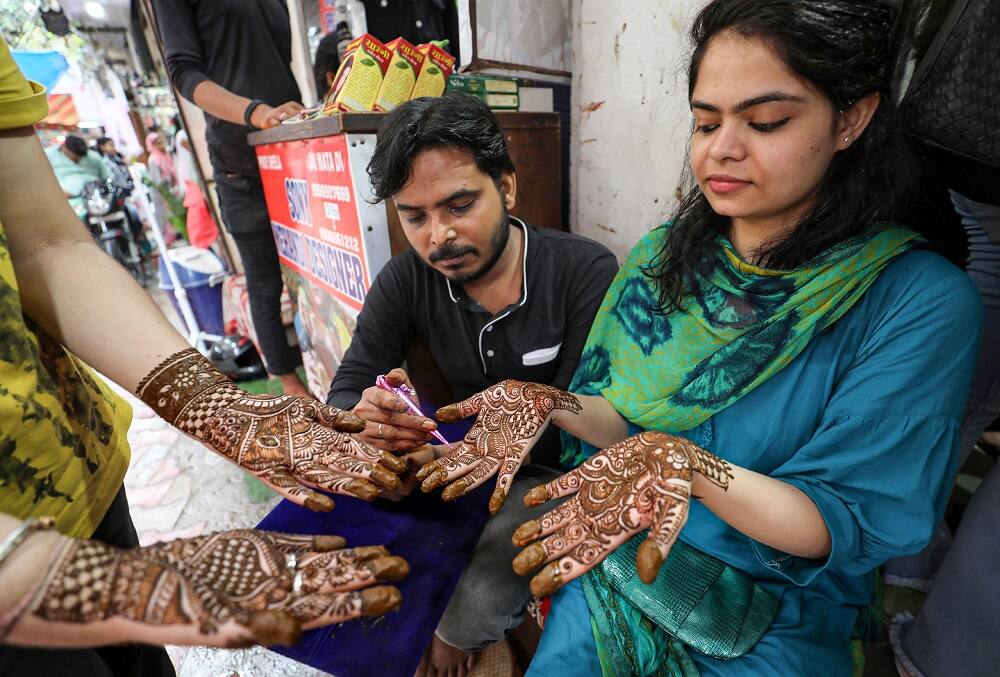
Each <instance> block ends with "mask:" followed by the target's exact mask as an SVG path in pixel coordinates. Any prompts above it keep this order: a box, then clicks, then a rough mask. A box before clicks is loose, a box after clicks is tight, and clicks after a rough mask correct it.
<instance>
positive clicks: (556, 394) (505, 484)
mask: <svg viewBox="0 0 1000 677" xmlns="http://www.w3.org/2000/svg"><path fill="white" fill-rule="evenodd" d="M581 408H582V407H581V405H580V400H578V399H577V398H576V397H575V396H574V395H572V394H570V393H567V392H565V391H562V390H559V389H557V388H553V387H552V386H546V385H541V384H538V383H526V382H524V381H513V380H509V379H508V380H506V381H501V382H500V383H498V384H496V385H495V386H492V387H490V388H487V389H486V390H484V391H482V392H480V393H477V394H476V395H473V396H472V397H470V398H469V399H467V400H464V401H462V402H458V403H456V404H449V405H448V406H447V407H442V408H441V409H439V410H438V413H437V418H438V420H439V421H442V422H444V423H452V422H454V421H457V420H459V419H462V418H466V417H468V416H472V415H473V414H476V415H477V416H476V422H475V423H474V424H473V425H472V428H471V429H470V430H469V433H468V434H467V435H466V436H465V439H464V440H462V443H461V444H460V445H458V446H457V447H456V448H455V450H454V451H453V452H452V453H451V454H449V455H448V456H445V457H444V458H439V459H437V460H436V461H431V462H430V463H428V464H426V465H425V466H424V467H423V468H421V469H420V472H419V473H417V477H418V478H419V479H421V480H423V485H422V486H421V489H422V490H423V491H433V490H434V489H436V488H437V487H439V486H441V485H442V484H444V483H445V482H451V484H450V485H449V486H448V487H447V488H446V489H445V490H444V492H443V493H442V498H444V500H446V501H452V500H454V499H456V498H458V497H459V496H464V495H465V494H467V493H468V492H470V491H472V490H473V489H475V488H476V487H478V486H479V485H480V484H482V483H483V482H485V481H486V480H487V479H489V478H490V477H492V476H493V475H494V474H497V472H499V475H498V476H497V484H496V489H495V490H494V491H493V496H492V497H491V498H490V506H489V507H490V512H491V513H493V514H496V513H497V512H498V511H499V510H500V508H502V507H503V504H504V501H505V500H506V499H507V492H509V491H510V485H511V482H512V481H513V479H514V475H515V474H517V471H518V469H519V468H520V467H521V463H522V462H524V458H525V456H527V455H528V452H529V451H531V448H532V447H533V446H534V445H535V442H537V441H538V438H539V437H540V436H541V434H542V433H543V432H544V431H545V428H546V427H547V426H548V424H549V421H550V420H551V417H552V415H553V413H554V412H556V411H570V412H574V413H575V412H579V411H580V410H581Z"/></svg>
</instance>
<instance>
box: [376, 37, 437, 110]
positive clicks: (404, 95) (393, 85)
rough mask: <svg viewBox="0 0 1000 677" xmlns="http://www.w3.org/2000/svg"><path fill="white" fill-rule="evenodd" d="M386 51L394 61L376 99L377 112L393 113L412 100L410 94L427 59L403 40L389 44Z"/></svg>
mask: <svg viewBox="0 0 1000 677" xmlns="http://www.w3.org/2000/svg"><path fill="white" fill-rule="evenodd" d="M386 49H388V50H389V51H390V52H391V53H392V60H391V61H390V62H389V68H388V70H387V71H386V73H385V78H384V79H383V80H382V88H381V89H379V92H378V97H376V99H375V110H380V111H391V110H392V109H393V108H395V107H396V106H398V105H399V104H401V103H403V102H405V101H409V100H410V92H412V91H413V85H415V84H416V82H417V74H418V73H420V68H421V66H422V65H423V63H424V58H425V57H424V55H423V52H420V51H418V50H417V48H416V47H414V46H413V45H412V44H410V43H409V42H407V41H406V40H404V39H403V38H396V39H395V40H393V41H391V42H389V43H388V44H386Z"/></svg>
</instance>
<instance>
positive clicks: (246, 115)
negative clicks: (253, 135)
mask: <svg viewBox="0 0 1000 677" xmlns="http://www.w3.org/2000/svg"><path fill="white" fill-rule="evenodd" d="M263 105H264V102H263V101H261V100H260V99H254V100H253V101H251V102H250V103H248V104H247V107H246V110H244V111H243V122H245V123H246V125H247V127H250V128H251V129H261V128H260V127H258V126H257V125H255V124H254V123H253V122H251V121H250V118H251V117H253V112H254V111H255V110H257V107H258V106H263Z"/></svg>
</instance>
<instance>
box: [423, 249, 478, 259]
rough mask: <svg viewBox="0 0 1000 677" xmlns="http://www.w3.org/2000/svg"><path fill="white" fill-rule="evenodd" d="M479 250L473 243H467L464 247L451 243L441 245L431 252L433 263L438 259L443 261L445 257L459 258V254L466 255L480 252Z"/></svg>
mask: <svg viewBox="0 0 1000 677" xmlns="http://www.w3.org/2000/svg"><path fill="white" fill-rule="evenodd" d="M478 253H479V250H478V249H476V248H475V247H473V246H472V245H465V246H463V247H459V246H455V245H449V246H445V247H441V249H438V250H437V251H435V252H433V253H431V255H430V257H429V258H430V261H431V263H437V262H438V261H443V260H445V259H457V258H458V257H459V256H465V255H466V254H478Z"/></svg>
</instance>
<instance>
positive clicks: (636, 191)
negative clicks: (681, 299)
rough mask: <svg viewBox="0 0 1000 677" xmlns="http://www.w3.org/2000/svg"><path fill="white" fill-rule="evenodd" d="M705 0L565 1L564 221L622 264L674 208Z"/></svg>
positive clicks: (687, 130) (688, 128)
mask: <svg viewBox="0 0 1000 677" xmlns="http://www.w3.org/2000/svg"><path fill="white" fill-rule="evenodd" d="M704 3H705V0H628V2H623V1H620V2H608V1H607V0H573V14H572V22H573V115H572V141H571V145H570V148H571V150H570V161H571V165H570V204H571V210H570V211H571V213H570V223H571V228H572V230H573V231H574V232H577V233H580V234H582V235H586V236H588V237H591V238H593V239H595V240H597V241H599V242H602V243H604V244H605V245H607V246H608V247H610V248H611V249H612V251H614V252H615V253H616V254H617V255H618V257H619V258H623V257H624V256H625V255H626V254H627V253H628V251H629V249H631V248H632V246H633V245H634V244H635V243H636V241H637V240H638V239H639V238H640V237H642V235H643V234H645V233H646V232H648V231H649V229H650V228H652V227H654V226H656V225H658V224H660V223H661V222H662V221H663V220H664V218H665V217H666V216H667V215H668V214H669V213H670V210H671V208H672V207H673V206H674V205H675V204H676V195H677V192H678V184H679V182H680V180H681V170H682V168H683V164H684V162H685V161H686V160H685V154H686V148H687V142H688V138H689V135H690V129H691V115H690V112H689V110H688V106H687V74H686V72H685V71H686V62H687V58H688V54H689V50H690V46H689V40H688V37H687V35H688V31H689V29H690V25H691V20H692V18H693V17H694V15H695V14H696V13H697V11H698V10H699V9H700V8H701V7H702V6H703V5H704Z"/></svg>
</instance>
